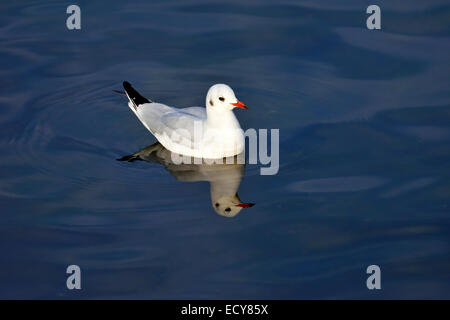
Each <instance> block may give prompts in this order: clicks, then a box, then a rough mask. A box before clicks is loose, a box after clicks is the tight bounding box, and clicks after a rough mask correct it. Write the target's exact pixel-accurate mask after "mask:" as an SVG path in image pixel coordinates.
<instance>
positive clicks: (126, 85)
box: [123, 81, 133, 90]
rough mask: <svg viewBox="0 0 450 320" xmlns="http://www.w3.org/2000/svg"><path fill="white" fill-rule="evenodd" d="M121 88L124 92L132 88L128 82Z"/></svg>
mask: <svg viewBox="0 0 450 320" xmlns="http://www.w3.org/2000/svg"><path fill="white" fill-rule="evenodd" d="M123 87H124V88H125V90H127V89H132V88H133V87H132V86H131V84H130V83H129V82H128V81H124V82H123Z"/></svg>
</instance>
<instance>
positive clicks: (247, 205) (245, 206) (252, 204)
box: [236, 203, 255, 208]
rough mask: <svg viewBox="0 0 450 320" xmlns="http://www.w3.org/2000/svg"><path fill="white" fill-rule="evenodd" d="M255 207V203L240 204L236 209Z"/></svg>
mask: <svg viewBox="0 0 450 320" xmlns="http://www.w3.org/2000/svg"><path fill="white" fill-rule="evenodd" d="M254 205H255V204H254V203H238V204H237V205H236V207H241V208H250V207H253V206H254Z"/></svg>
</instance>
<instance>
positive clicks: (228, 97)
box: [123, 82, 248, 159]
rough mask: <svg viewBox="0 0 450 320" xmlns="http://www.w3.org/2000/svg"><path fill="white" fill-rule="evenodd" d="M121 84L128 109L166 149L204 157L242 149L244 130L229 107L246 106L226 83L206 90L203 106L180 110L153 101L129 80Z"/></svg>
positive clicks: (239, 151)
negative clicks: (204, 105)
mask: <svg viewBox="0 0 450 320" xmlns="http://www.w3.org/2000/svg"><path fill="white" fill-rule="evenodd" d="M123 86H124V88H125V93H126V95H127V97H128V99H129V102H128V106H129V107H130V109H131V110H132V111H133V112H134V113H135V114H136V116H137V117H138V119H139V120H140V121H141V122H142V124H143V125H144V126H145V127H146V128H147V129H148V130H149V131H150V132H151V133H152V134H153V135H154V136H155V137H156V139H158V141H159V142H160V143H161V144H162V145H163V146H164V147H165V148H167V149H168V150H170V151H172V152H175V153H178V154H182V155H186V156H192V157H196V158H206V159H219V158H224V157H230V156H234V155H237V154H239V153H241V152H242V151H243V150H244V147H245V139H244V133H243V131H242V129H241V126H240V125H239V121H238V120H237V119H236V116H235V115H234V113H233V111H232V110H233V109H234V108H235V107H239V108H242V109H248V108H247V106H246V105H245V104H243V103H242V102H240V101H239V100H237V99H236V96H235V94H234V92H233V90H232V89H231V88H230V87H229V86H227V85H226V84H215V85H213V86H212V87H211V88H210V89H209V90H208V93H207V95H206V108H202V107H188V108H182V109H179V108H174V107H170V106H167V105H165V104H162V103H157V102H152V101H150V100H148V99H146V98H144V97H143V96H141V95H140V94H139V93H138V92H137V91H136V90H135V89H134V88H133V87H132V86H131V84H129V83H128V82H124V83H123Z"/></svg>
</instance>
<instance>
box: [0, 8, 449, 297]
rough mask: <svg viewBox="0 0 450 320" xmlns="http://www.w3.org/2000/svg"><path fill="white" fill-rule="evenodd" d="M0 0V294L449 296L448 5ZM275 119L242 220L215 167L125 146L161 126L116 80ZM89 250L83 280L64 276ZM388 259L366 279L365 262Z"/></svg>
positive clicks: (249, 182) (143, 140) (168, 98)
mask: <svg viewBox="0 0 450 320" xmlns="http://www.w3.org/2000/svg"><path fill="white" fill-rule="evenodd" d="M339 3H340V4H337V2H336V1H331V0H330V1H309V0H306V1H272V2H269V1H258V2H248V3H247V4H243V2H242V1H229V0H227V1H214V2H205V1H183V2H181V1H180V2H179V1H148V2H144V1H137V0H129V1H122V0H121V1H77V4H79V5H80V7H81V12H82V29H81V30H78V31H69V30H67V28H66V18H67V16H68V15H67V14H66V7H67V5H68V4H70V3H69V2H64V1H47V0H42V1H31V0H30V1H25V0H24V1H2V2H1V3H0V132H1V134H0V153H1V155H2V156H1V157H0V207H1V215H0V228H1V230H0V237H1V241H0V259H1V262H0V288H1V289H0V298H8V299H16V298H58V299H59V298H62V299H71V298H89V299H92V298H149V299H167V298H177V299H187V298H189V299H190V298H198V299H228V298H234V299H241V298H253V299H300V298H307V299H309V298H319V299H329V298H339V299H340V298H363V299H374V298H450V241H449V240H450V219H449V218H450V207H449V202H450V201H449V199H450V166H449V164H450V94H449V87H450V77H449V74H450V64H449V54H450V37H449V36H450V24H449V21H450V20H449V17H450V5H449V4H448V1H444V0H433V1H392V0H390V1H378V2H377V4H378V5H379V6H380V7H381V10H382V30H381V31H376V30H375V31H369V30H368V29H367V28H366V24H365V20H366V17H367V16H368V15H367V14H366V13H365V10H366V8H367V6H368V5H369V4H372V3H371V1H364V0H353V1H342V3H341V1H340V2H339ZM123 80H128V81H130V82H131V83H132V84H133V85H134V86H135V87H136V88H138V89H139V90H140V91H141V92H142V94H144V95H146V96H148V97H149V98H150V99H153V100H157V101H162V102H166V103H168V104H171V105H176V106H191V105H201V104H202V103H203V102H204V96H205V94H206V91H207V89H208V88H209V86H210V85H212V84H213V83H218V82H220V83H227V84H229V85H230V86H231V87H232V88H233V89H234V90H235V92H236V95H237V96H238V98H239V99H240V100H242V101H244V102H245V103H246V104H247V105H249V106H250V107H251V109H250V110H248V111H243V110H237V111H236V115H237V117H238V118H239V121H240V123H241V125H242V127H243V128H244V129H247V128H269V129H270V128H279V129H280V170H279V173H278V174H277V175H273V176H262V175H260V174H259V169H260V165H247V166H246V167H245V175H244V177H243V178H242V181H241V183H240V187H239V197H240V198H241V199H242V200H243V201H246V202H251V203H256V205H255V206H254V207H252V208H246V209H243V210H242V211H241V212H240V213H239V214H237V215H236V216H235V217H233V218H226V217H223V216H221V215H219V214H217V213H216V212H215V210H214V209H213V208H212V206H211V199H210V186H209V183H208V182H206V181H203V182H186V181H181V180H178V179H177V178H176V177H175V176H174V175H173V174H171V172H170V170H168V169H167V168H165V167H164V166H163V165H161V164H160V163H157V162H151V161H150V162H148V161H134V162H119V161H116V159H117V158H121V157H123V156H126V155H128V154H131V153H134V152H136V151H138V150H140V149H142V148H144V147H146V146H149V145H151V144H153V143H154V142H155V138H154V137H153V136H151V134H150V133H148V132H147V130H146V129H145V128H144V127H143V126H142V125H141V124H140V123H139V121H138V120H137V119H136V117H135V116H134V115H133V114H132V112H131V111H130V109H129V108H128V107H127V106H126V102H125V99H124V97H123V96H120V95H117V94H114V93H113V92H112V90H113V89H120V88H121V83H122V81H123ZM71 264H76V265H79V266H80V268H81V270H82V290H79V291H77V290H72V291H70V290H68V289H67V288H66V277H67V276H68V275H67V274H66V268H67V266H68V265H71ZM372 264H376V265H378V266H380V268H381V286H382V288H381V290H368V289H367V287H366V279H367V277H368V275H367V274H366V268H367V267H368V266H369V265H372Z"/></svg>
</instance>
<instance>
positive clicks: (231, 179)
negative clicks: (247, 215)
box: [117, 142, 254, 217]
mask: <svg viewBox="0 0 450 320" xmlns="http://www.w3.org/2000/svg"><path fill="white" fill-rule="evenodd" d="M236 157H237V156H235V159H234V162H233V164H226V163H225V161H224V164H216V163H214V164H207V163H204V162H203V163H202V164H185V163H182V164H177V163H175V162H174V161H173V159H174V158H173V157H172V152H171V151H169V150H167V149H166V148H164V147H163V146H162V145H161V144H160V143H159V142H157V143H155V144H152V145H151V146H148V147H146V148H144V149H142V150H139V151H138V152H136V153H133V154H132V155H129V156H125V157H123V158H121V159H117V160H119V161H128V162H133V161H137V160H142V161H147V162H153V163H160V164H162V165H163V166H164V167H165V168H166V169H167V170H168V171H169V172H170V174H171V175H172V176H174V177H175V178H176V179H177V180H180V181H188V182H195V181H209V183H210V193H211V205H212V207H213V209H214V210H215V211H216V212H217V213H218V214H220V215H221V216H224V217H234V216H236V215H237V214H238V213H239V212H240V211H241V210H242V209H245V208H250V207H252V206H253V205H254V204H253V203H245V202H242V201H241V199H240V198H239V196H238V194H237V191H238V189H239V185H240V184H241V180H242V177H243V175H244V165H243V164H237V158H236ZM192 162H193V161H192Z"/></svg>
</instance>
